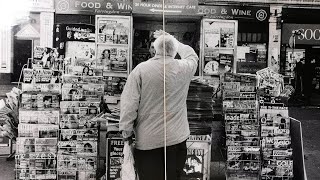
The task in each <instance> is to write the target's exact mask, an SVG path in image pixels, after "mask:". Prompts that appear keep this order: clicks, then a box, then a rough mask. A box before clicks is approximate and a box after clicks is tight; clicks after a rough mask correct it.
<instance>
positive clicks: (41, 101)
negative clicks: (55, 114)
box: [20, 93, 60, 110]
mask: <svg viewBox="0 0 320 180" xmlns="http://www.w3.org/2000/svg"><path fill="white" fill-rule="evenodd" d="M59 99H60V97H59V95H56V94H36V93H24V94H22V95H21V103H20V108H21V109H29V110H44V109H55V108H59V107H60V104H59V101H60V100H59Z"/></svg>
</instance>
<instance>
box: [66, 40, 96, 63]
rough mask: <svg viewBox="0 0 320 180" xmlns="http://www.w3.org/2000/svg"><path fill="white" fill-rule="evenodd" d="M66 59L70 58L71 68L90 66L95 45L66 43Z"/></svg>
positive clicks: (74, 42)
mask: <svg viewBox="0 0 320 180" xmlns="http://www.w3.org/2000/svg"><path fill="white" fill-rule="evenodd" d="M66 57H69V58H71V64H70V65H72V66H84V65H87V66H91V65H92V64H93V63H94V61H93V60H94V59H95V43H94V42H81V41H68V42H66Z"/></svg>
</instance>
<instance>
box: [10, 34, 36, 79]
mask: <svg viewBox="0 0 320 180" xmlns="http://www.w3.org/2000/svg"><path fill="white" fill-rule="evenodd" d="M14 38H15V39H14V41H15V40H17V41H19V40H28V41H31V59H33V50H34V40H35V39H34V38H30V39H29V38H19V37H14ZM14 41H13V50H14ZM14 58H15V57H14V55H13V63H15V62H14ZM28 62H29V58H28V61H27V63H28ZM22 67H23V66H22ZM27 67H28V64H27ZM12 68H13V71H15V69H14V64H13V66H12ZM21 75H22V69H21V71H20V75H19V79H20V77H21ZM20 81H21V79H20ZM11 83H12V84H19V82H16V81H11Z"/></svg>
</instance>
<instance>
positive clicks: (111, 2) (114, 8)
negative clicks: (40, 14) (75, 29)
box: [55, 0, 132, 15]
mask: <svg viewBox="0 0 320 180" xmlns="http://www.w3.org/2000/svg"><path fill="white" fill-rule="evenodd" d="M55 6H56V8H55V9H56V13H57V14H90V15H96V14H101V15H109V14H110V15H117V14H120V15H126V14H129V15H130V14H131V12H132V0H107V1H101V0H75V1H74V0H57V2H56V3H55Z"/></svg>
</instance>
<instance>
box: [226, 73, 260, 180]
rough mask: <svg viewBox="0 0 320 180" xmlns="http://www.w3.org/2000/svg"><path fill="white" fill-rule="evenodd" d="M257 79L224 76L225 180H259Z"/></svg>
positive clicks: (247, 76)
mask: <svg viewBox="0 0 320 180" xmlns="http://www.w3.org/2000/svg"><path fill="white" fill-rule="evenodd" d="M256 84H257V82H256V77H255V76H252V75H238V74H231V73H227V74H225V77H224V81H223V83H222V98H223V112H224V119H225V132H226V147H227V171H226V177H227V179H228V180H258V179H259V176H260V165H261V158H260V143H259V140H260V133H259V128H260V126H259V121H258V101H257V94H256Z"/></svg>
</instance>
